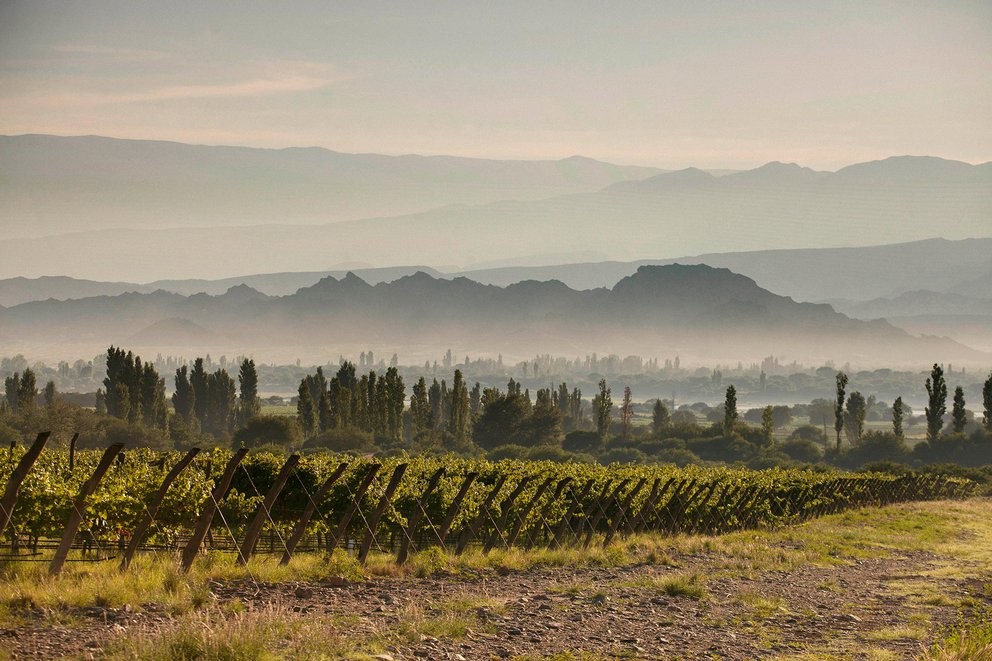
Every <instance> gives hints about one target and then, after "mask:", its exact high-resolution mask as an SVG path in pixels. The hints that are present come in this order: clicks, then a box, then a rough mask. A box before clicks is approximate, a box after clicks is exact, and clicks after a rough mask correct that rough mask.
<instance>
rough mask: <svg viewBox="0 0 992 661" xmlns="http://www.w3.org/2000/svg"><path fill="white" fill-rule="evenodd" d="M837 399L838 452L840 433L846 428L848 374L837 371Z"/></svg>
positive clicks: (835, 427)
mask: <svg viewBox="0 0 992 661" xmlns="http://www.w3.org/2000/svg"><path fill="white" fill-rule="evenodd" d="M836 379H837V401H836V402H835V403H834V431H835V432H837V452H840V433H841V431H843V429H844V398H845V389H846V388H847V375H846V374H844V373H843V372H837V377H836Z"/></svg>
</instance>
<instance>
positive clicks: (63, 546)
mask: <svg viewBox="0 0 992 661" xmlns="http://www.w3.org/2000/svg"><path fill="white" fill-rule="evenodd" d="M123 449H124V444H123V443H114V444H113V445H111V446H110V447H109V448H107V449H106V450H105V451H104V453H103V457H101V458H100V463H99V464H98V465H97V467H96V470H95V471H93V474H92V475H91V476H90V479H88V480H86V482H85V483H84V484H83V486H82V488H81V489H80V490H79V494H78V495H77V496H76V500H74V501H73V503H72V510H70V512H69V518H68V519H67V520H66V522H65V532H63V533H62V541H60V542H59V547H58V548H57V549H56V550H55V557H54V558H52V562H51V564H50V565H48V573H49V574H51V575H52V576H55V575H57V574H59V573H60V572H61V571H62V566H63V565H65V559H66V558H67V557H69V549H71V548H72V542H73V540H75V539H76V532H78V531H79V525H80V524H81V523H82V522H83V512H84V511H86V499H87V498H89V497H90V495H91V494H92V493H93V492H94V491H96V488H97V487H98V486H100V481H101V480H102V479H103V476H104V475H105V474H106V473H107V470H108V469H109V468H110V464H112V463H113V462H114V457H116V456H117V454H118V453H119V452H120V451H121V450H123Z"/></svg>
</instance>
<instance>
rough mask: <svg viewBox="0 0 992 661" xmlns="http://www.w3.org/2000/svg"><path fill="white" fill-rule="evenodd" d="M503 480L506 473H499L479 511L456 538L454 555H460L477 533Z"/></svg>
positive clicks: (501, 486)
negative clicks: (457, 538)
mask: <svg viewBox="0 0 992 661" xmlns="http://www.w3.org/2000/svg"><path fill="white" fill-rule="evenodd" d="M505 482H506V475H500V476H499V477H498V478H496V484H495V485H494V486H493V488H492V490H491V491H490V492H489V495H487V496H486V499H485V500H484V501H483V503H482V507H480V508H479V513H478V514H477V515H476V516H475V518H474V519H473V520H472V523H471V524H470V525H469V527H468V528H466V529H465V531H464V532H463V533H462V536H461V539H459V540H458V546H456V547H455V555H461V554H462V553H463V552H464V551H465V547H467V546H468V543H469V542H471V541H472V538H473V537H475V536H476V535H478V534H479V528H481V527H482V524H483V523H484V522H485V520H486V517H487V516H489V506H490V505H492V504H493V500H495V499H496V496H497V494H499V490H500V489H502V488H503V484H504V483H505Z"/></svg>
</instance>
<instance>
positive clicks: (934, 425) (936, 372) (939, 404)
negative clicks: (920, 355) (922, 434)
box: [926, 363, 947, 441]
mask: <svg viewBox="0 0 992 661" xmlns="http://www.w3.org/2000/svg"><path fill="white" fill-rule="evenodd" d="M926 388H927V396H928V400H929V406H927V407H926V415H927V439H928V440H930V441H936V440H937V439H938V438H939V437H940V429H941V427H943V426H944V414H945V413H947V383H946V382H945V381H944V370H943V368H942V367H941V366H940V365H938V364H937V363H934V364H933V369H932V370H931V371H930V376H929V377H927V382H926Z"/></svg>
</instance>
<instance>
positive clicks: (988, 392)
mask: <svg viewBox="0 0 992 661" xmlns="http://www.w3.org/2000/svg"><path fill="white" fill-rule="evenodd" d="M982 402H983V403H984V406H985V415H984V417H983V419H982V422H984V423H985V430H986V431H989V432H992V372H989V378H987V379H985V385H984V386H983V387H982Z"/></svg>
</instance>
